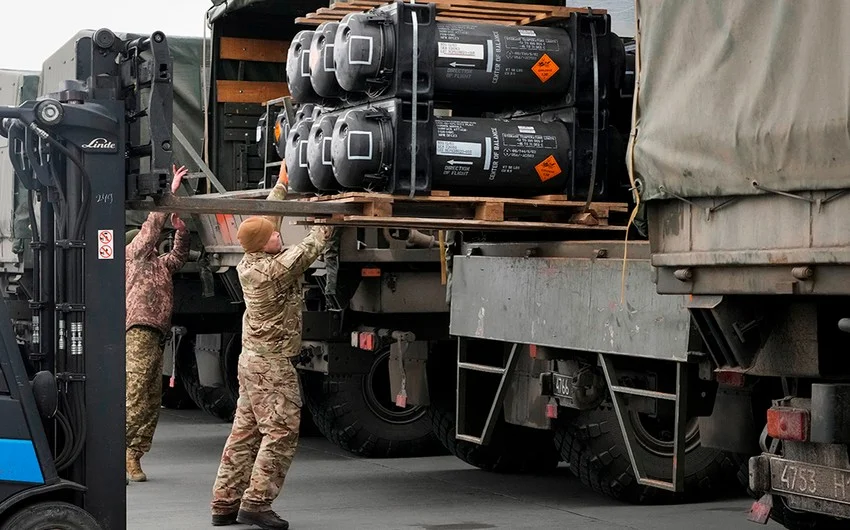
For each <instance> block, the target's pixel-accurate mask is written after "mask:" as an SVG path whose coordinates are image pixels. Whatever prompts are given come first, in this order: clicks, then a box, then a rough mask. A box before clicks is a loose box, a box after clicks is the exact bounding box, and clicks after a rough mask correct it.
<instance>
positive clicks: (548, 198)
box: [530, 194, 569, 201]
mask: <svg viewBox="0 0 850 530" xmlns="http://www.w3.org/2000/svg"><path fill="white" fill-rule="evenodd" d="M530 198H531V199H534V200H535V201H567V200H569V197H567V195H566V194H564V195H535V196H534V197H530Z"/></svg>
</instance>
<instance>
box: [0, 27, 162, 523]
mask: <svg viewBox="0 0 850 530" xmlns="http://www.w3.org/2000/svg"><path fill="white" fill-rule="evenodd" d="M76 51H77V58H78V59H79V60H80V61H87V62H89V64H91V70H90V74H91V75H90V76H88V78H87V79H75V80H69V81H66V82H65V83H64V84H63V86H60V87H56V88H57V91H56V92H55V93H51V94H49V95H47V96H45V97H43V98H40V99H39V100H37V101H27V102H24V103H23V104H22V105H20V106H19V107H0V120H2V122H0V134H3V136H6V137H7V138H8V139H9V144H10V146H9V147H10V148H9V153H10V157H11V159H12V164H13V166H14V169H15V174H16V177H17V178H18V179H20V181H21V183H22V184H23V185H24V187H25V188H26V189H27V190H28V196H29V209H30V214H31V215H30V218H31V219H33V220H35V219H37V220H38V223H37V225H36V226H33V230H32V232H33V235H32V241H31V246H32V249H33V256H34V257H33V276H34V277H33V281H32V284H31V285H32V289H31V291H32V292H31V293H29V295H30V303H29V306H30V309H31V310H32V322H33V333H32V340H31V341H30V342H29V343H28V344H16V340H15V334H14V331H13V329H12V321H11V320H10V316H9V311H8V309H7V307H6V305H5V304H0V341H1V342H0V529H6V528H22V527H26V528H29V527H38V528H41V527H42V526H38V525H39V524H42V525H44V524H46V525H47V526H46V527H48V528H51V527H53V526H50V525H51V524H52V523H57V524H58V523H60V522H61V523H62V524H63V525H68V524H70V525H71V526H61V527H62V528H69V527H70V528H108V529H122V528H125V527H126V515H125V514H126V495H125V485H124V483H123V482H124V480H122V479H124V460H123V459H124V454H125V441H124V433H125V427H124V425H125V353H124V352H125V344H124V333H125V329H124V320H125V319H124V314H125V294H124V293H125V291H124V278H125V273H124V222H125V213H124V212H125V210H124V208H125V202H126V201H127V200H136V199H144V198H147V197H151V196H159V195H163V194H165V193H167V190H168V183H169V176H170V174H171V164H172V138H171V123H172V101H173V94H172V60H171V57H170V55H169V51H168V44H167V42H166V37H165V35H164V34H163V33H161V32H156V33H153V34H151V35H150V36H148V37H135V36H133V37H128V36H119V35H116V34H115V33H113V32H111V31H109V30H106V29H101V30H98V31H92V32H87V33H84V34H81V35H80V37H79V39H78V41H77V43H76ZM48 88H49V87H48ZM33 525H35V526H33Z"/></svg>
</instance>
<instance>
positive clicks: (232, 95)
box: [216, 80, 289, 104]
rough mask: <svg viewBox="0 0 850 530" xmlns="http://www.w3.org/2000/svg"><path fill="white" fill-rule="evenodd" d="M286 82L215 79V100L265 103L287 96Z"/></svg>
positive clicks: (220, 101) (221, 101)
mask: <svg viewBox="0 0 850 530" xmlns="http://www.w3.org/2000/svg"><path fill="white" fill-rule="evenodd" d="M288 95H289V87H288V86H287V84H286V83H272V82H267V81H225V80H218V81H216V100H217V101H218V102H219V103H260V104H262V103H265V102H266V101H269V100H271V99H274V98H278V97H282V96H288Z"/></svg>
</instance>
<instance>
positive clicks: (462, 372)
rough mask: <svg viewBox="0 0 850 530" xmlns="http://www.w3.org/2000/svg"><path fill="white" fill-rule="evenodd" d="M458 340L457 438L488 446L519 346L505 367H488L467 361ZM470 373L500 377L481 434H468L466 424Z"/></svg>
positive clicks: (460, 342)
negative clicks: (467, 377)
mask: <svg viewBox="0 0 850 530" xmlns="http://www.w3.org/2000/svg"><path fill="white" fill-rule="evenodd" d="M464 340H467V339H463V338H459V339H458V351H457V389H456V390H457V392H456V395H457V401H456V402H455V418H456V422H457V423H456V425H455V438H457V439H458V440H463V441H466V442H471V443H474V444H477V445H486V444H487V443H488V442H489V441H490V436H492V434H493V429H494V428H495V426H496V418H497V417H498V416H499V413H500V412H501V410H502V404H503V403H504V401H505V393H506V392H507V389H508V385H507V384H506V381H507V380H508V378H509V377H510V376H511V374H512V373H513V371H514V368H515V367H516V363H517V359H518V356H517V348H518V345H517V344H514V345H512V346H511V351H510V354H509V355H508V359H507V361H506V362H505V366H504V367H501V366H488V365H486V364H478V363H470V362H467V361H466V360H465V358H464V357H465V352H466V348H465V347H464V343H463V342H462V341H464ZM468 372H479V373H485V374H493V375H498V376H500V379H499V386H498V387H497V388H496V394H495V395H494V396H493V401H492V402H491V403H490V409H489V410H488V412H487V418H486V419H485V420H484V428H483V429H482V432H481V433H471V432H468V429H467V428H468V425H467V422H466V412H467V410H466V392H467V386H468V385H467V384H466V374H467V373H468ZM473 390H474V389H473Z"/></svg>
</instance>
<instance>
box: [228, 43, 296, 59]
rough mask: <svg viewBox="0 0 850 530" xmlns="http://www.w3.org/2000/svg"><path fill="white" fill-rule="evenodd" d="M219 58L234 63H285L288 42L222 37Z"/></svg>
mask: <svg viewBox="0 0 850 530" xmlns="http://www.w3.org/2000/svg"><path fill="white" fill-rule="evenodd" d="M220 42H221V45H220V50H219V58H221V59H230V60H234V61H255V62H263V63H285V62H286V52H287V51H288V50H289V42H288V41H282V40H264V39H238V38H234V37H222V38H221V41H220Z"/></svg>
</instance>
